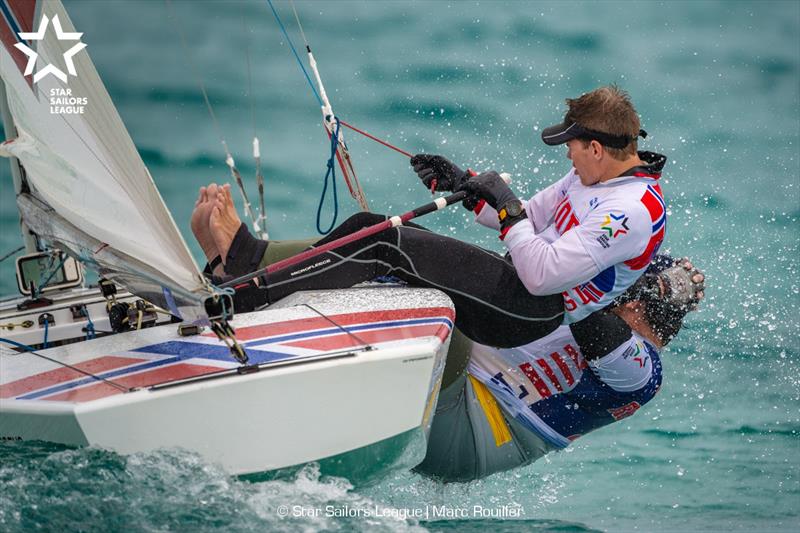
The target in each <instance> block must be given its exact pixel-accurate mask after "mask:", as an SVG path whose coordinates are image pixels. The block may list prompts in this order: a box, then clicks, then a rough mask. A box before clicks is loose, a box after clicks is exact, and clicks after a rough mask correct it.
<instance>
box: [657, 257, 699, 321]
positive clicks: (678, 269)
mask: <svg viewBox="0 0 800 533" xmlns="http://www.w3.org/2000/svg"><path fill="white" fill-rule="evenodd" d="M659 278H660V280H661V285H662V289H663V291H664V292H665V294H664V295H663V296H665V297H666V299H667V301H669V302H670V303H672V304H674V305H677V306H686V307H687V308H688V309H689V310H692V311H693V310H695V309H697V306H698V304H699V303H700V300H702V299H703V297H704V296H705V275H704V274H703V272H702V271H701V270H700V269H698V268H696V267H695V266H694V265H692V263H691V261H689V258H687V257H684V258H682V259H679V260H678V261H677V262H676V264H675V266H673V267H672V268H668V269H666V270H664V271H663V272H661V274H659Z"/></svg>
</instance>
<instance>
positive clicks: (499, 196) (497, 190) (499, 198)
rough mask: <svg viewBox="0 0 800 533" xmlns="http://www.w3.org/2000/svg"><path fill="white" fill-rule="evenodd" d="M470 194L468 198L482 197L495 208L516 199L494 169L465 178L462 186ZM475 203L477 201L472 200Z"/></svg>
mask: <svg viewBox="0 0 800 533" xmlns="http://www.w3.org/2000/svg"><path fill="white" fill-rule="evenodd" d="M463 188H464V189H465V190H467V191H469V192H470V194H471V197H470V200H472V199H474V198H476V197H477V198H483V199H484V200H486V203H487V204H489V205H490V206H492V207H494V208H495V209H496V210H497V209H500V208H502V207H503V206H504V205H506V204H507V203H508V202H510V201H512V200H517V201H519V199H518V198H517V195H516V194H514V191H512V190H511V188H510V187H509V186H508V184H507V183H506V182H505V181H504V180H503V178H501V177H500V174H498V173H497V172H495V171H494V170H490V171H488V172H484V173H483V174H478V175H477V176H472V177H471V178H469V179H468V180H467V182H466V183H465V184H464V187H463ZM474 203H475V204H477V202H474Z"/></svg>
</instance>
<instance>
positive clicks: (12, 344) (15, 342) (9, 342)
mask: <svg viewBox="0 0 800 533" xmlns="http://www.w3.org/2000/svg"><path fill="white" fill-rule="evenodd" d="M0 342H5V343H7V344H10V345H11V346H16V347H17V348H22V349H23V350H25V351H26V352H32V351H33V346H28V345H27V344H22V343H21V342H17V341H12V340H11V339H5V338H3V337H0Z"/></svg>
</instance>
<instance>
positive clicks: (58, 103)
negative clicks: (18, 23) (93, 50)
mask: <svg viewBox="0 0 800 533" xmlns="http://www.w3.org/2000/svg"><path fill="white" fill-rule="evenodd" d="M51 23H52V24H51ZM50 25H52V28H53V31H54V32H55V38H56V39H57V40H58V41H73V42H74V44H72V45H71V46H70V43H69V42H68V43H67V46H62V47H56V48H53V47H47V48H46V50H48V51H49V50H52V49H55V50H57V51H61V50H63V52H61V54H60V55H61V56H62V62H63V64H64V65H65V66H66V70H67V72H66V73H65V72H64V71H63V70H62V69H61V68H59V66H56V65H54V64H52V63H47V64H46V65H42V63H43V56H42V55H41V54H40V52H42V50H43V49H45V48H44V46H45V45H44V41H45V39H46V36H47V32H48V26H50ZM53 31H51V35H52V32H53ZM17 35H18V36H19V39H20V42H17V43H15V44H14V48H16V49H18V50H19V51H21V52H22V53H23V54H25V56H27V63H26V64H25V70H24V71H23V73H22V75H23V76H33V84H37V83H39V82H40V81H41V80H42V79H44V78H45V77H46V76H48V75H52V76H54V77H55V78H57V79H59V80H60V81H61V82H62V83H64V84H66V83H67V82H68V80H69V77H70V76H73V77H77V76H78V71H77V70H76V69H75V62H74V61H73V58H74V57H75V55H76V54H78V53H79V52H80V51H81V50H83V49H84V48H86V43H82V42H80V40H81V37H82V36H83V32H65V31H64V29H63V28H62V27H61V21H60V20H59V19H58V15H54V16H53V18H52V19H51V18H49V17H48V16H47V15H45V14H44V13H42V18H41V20H40V22H39V29H38V30H37V31H27V32H26V31H19V32H17ZM50 38H52V37H50ZM34 41H39V44H38V46H37V48H38V50H39V51H38V52H37V51H36V50H34V49H33V48H31V46H29V44H30V45H32V44H33V42H34ZM54 55H55V54H54ZM37 63H38V64H39V65H38V69H37ZM34 71H35V73H34ZM47 96H48V97H49V103H50V113H51V114H54V115H81V114H83V112H84V109H85V106H86V104H87V103H88V99H87V98H86V97H78V96H74V95H73V94H72V89H70V88H67V87H63V88H62V87H54V88H50V90H49V92H48V93H47Z"/></svg>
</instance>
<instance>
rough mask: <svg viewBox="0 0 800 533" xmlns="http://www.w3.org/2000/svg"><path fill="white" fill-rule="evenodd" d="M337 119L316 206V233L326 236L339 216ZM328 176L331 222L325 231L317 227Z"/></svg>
mask: <svg viewBox="0 0 800 533" xmlns="http://www.w3.org/2000/svg"><path fill="white" fill-rule="evenodd" d="M339 127H340V124H339V119H336V130H335V131H334V132H333V135H331V157H330V159H328V172H326V173H325V182H324V183H323V185H322V195H320V197H319V206H317V231H318V232H319V233H320V234H321V235H326V234H328V233H330V232H331V230H332V229H333V226H335V225H336V218H337V217H338V216H339V198H338V197H337V195H336V161H335V159H336V149H337V148H338V147H339ZM328 176H330V177H331V183H332V184H333V220H331V225H330V226H329V227H328V229H326V230H325V231H322V228H321V227H320V225H319V222H320V218H321V216H322V204H323V203H324V202H325V193H326V192H327V191H328Z"/></svg>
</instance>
